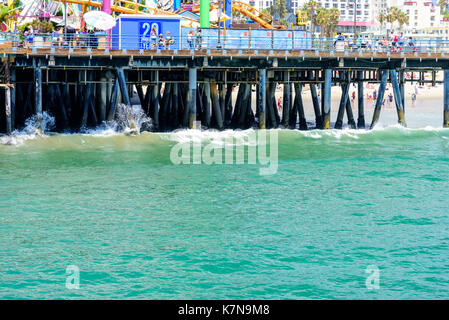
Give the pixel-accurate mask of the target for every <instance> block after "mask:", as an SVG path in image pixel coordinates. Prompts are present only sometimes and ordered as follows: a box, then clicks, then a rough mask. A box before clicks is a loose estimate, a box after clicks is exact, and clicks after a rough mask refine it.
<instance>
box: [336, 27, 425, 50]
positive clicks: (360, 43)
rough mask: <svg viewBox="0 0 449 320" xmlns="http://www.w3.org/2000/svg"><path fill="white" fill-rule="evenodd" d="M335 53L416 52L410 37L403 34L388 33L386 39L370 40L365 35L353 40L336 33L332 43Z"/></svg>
mask: <svg viewBox="0 0 449 320" xmlns="http://www.w3.org/2000/svg"><path fill="white" fill-rule="evenodd" d="M333 46H334V49H335V50H336V51H345V50H348V51H358V50H362V51H363V50H376V51H380V52H388V51H390V52H403V51H406V52H416V49H417V48H416V44H415V41H414V39H413V38H412V37H408V38H407V37H406V36H405V35H404V33H403V32H401V33H400V34H399V35H397V34H394V33H393V32H391V33H390V35H389V36H388V37H385V36H383V37H381V38H370V37H368V36H367V35H365V36H360V37H357V38H355V37H354V36H353V35H349V36H348V37H346V36H345V35H343V34H342V33H338V34H337V36H336V38H335V39H334V42H333Z"/></svg>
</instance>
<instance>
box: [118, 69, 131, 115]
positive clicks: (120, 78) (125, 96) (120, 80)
mask: <svg viewBox="0 0 449 320" xmlns="http://www.w3.org/2000/svg"><path fill="white" fill-rule="evenodd" d="M117 78H118V83H119V85H120V91H121V93H122V99H123V103H124V104H126V105H127V106H131V100H130V99H129V94H128V87H127V86H126V78H125V72H124V71H123V68H118V69H117Z"/></svg>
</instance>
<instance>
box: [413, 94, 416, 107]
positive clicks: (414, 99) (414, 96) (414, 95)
mask: <svg viewBox="0 0 449 320" xmlns="http://www.w3.org/2000/svg"><path fill="white" fill-rule="evenodd" d="M415 104H416V94H415V93H412V106H413V107H414V106H415Z"/></svg>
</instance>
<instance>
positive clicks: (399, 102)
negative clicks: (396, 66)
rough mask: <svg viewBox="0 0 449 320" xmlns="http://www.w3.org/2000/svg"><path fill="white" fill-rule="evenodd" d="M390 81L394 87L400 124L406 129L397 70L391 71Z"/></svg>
mask: <svg viewBox="0 0 449 320" xmlns="http://www.w3.org/2000/svg"><path fill="white" fill-rule="evenodd" d="M390 81H391V84H392V86H393V94H394V102H395V105H396V111H397V114H398V122H399V124H400V125H402V126H404V127H406V126H407V123H406V122H405V116H404V106H403V105H402V95H401V91H400V88H399V81H398V72H397V71H396V70H390Z"/></svg>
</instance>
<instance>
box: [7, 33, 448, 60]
mask: <svg viewBox="0 0 449 320" xmlns="http://www.w3.org/2000/svg"><path fill="white" fill-rule="evenodd" d="M2 49H3V51H5V50H11V51H13V52H14V51H17V50H18V49H31V50H37V49H50V50H52V51H55V50H64V49H65V50H70V51H71V50H87V51H91V50H104V51H109V50H122V51H126V50H140V52H146V51H158V52H160V51H163V50H175V51H176V50H190V51H193V53H194V52H195V51H196V50H204V49H206V50H285V51H315V52H318V53H322V52H326V53H331V54H333V53H338V54H343V53H344V54H348V53H353V52H359V53H363V52H368V53H369V52H371V53H372V54H373V55H376V54H377V53H386V54H387V55H389V54H393V53H407V54H415V55H417V54H419V53H440V54H445V53H448V54H449V41H447V40H412V41H410V40H408V39H407V40H406V41H404V42H394V41H386V40H385V39H375V38H370V39H363V40H362V41H360V40H356V41H348V40H335V39H331V38H313V39H312V38H308V37H299V38H298V37H297V38H295V37H291V36H290V37H289V36H272V35H271V36H267V37H260V36H251V35H249V36H246V37H238V36H229V35H228V36H223V35H220V36H218V35H207V36H206V35H199V34H188V35H184V36H177V37H167V36H165V37H164V36H162V37H159V36H141V35H107V34H106V33H76V34H75V33H67V34H62V33H30V34H18V33H1V34H0V50H2Z"/></svg>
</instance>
